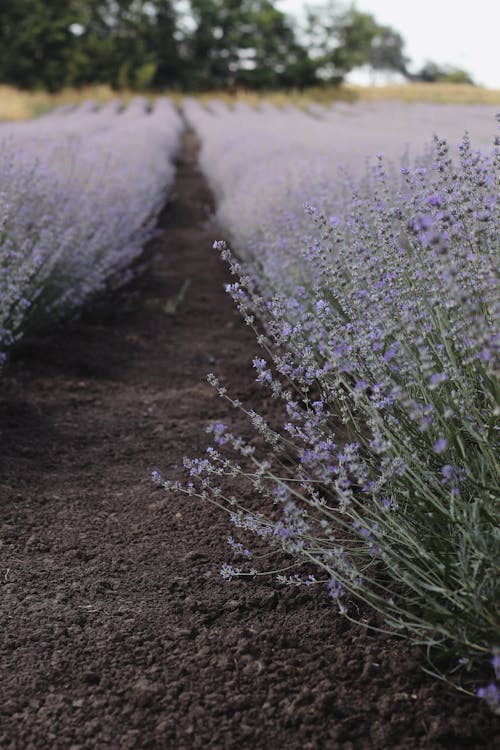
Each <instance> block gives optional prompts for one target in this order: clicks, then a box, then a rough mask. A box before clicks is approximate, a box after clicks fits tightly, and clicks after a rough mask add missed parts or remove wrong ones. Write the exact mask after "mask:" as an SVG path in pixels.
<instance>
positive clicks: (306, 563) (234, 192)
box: [0, 98, 500, 713]
mask: <svg viewBox="0 0 500 750" xmlns="http://www.w3.org/2000/svg"><path fill="white" fill-rule="evenodd" d="M497 127H498V126H497V122H496V111H495V108H494V107H489V106H484V105H481V106H456V105H438V104H418V103H412V104H403V103H399V102H377V103H358V104H354V105H350V104H343V103H337V104H335V105H333V107H332V108H331V109H328V108H324V107H320V106H319V105H317V106H314V105H311V106H310V108H309V109H308V110H299V109H297V108H294V107H291V106H290V107H287V108H284V109H278V108H274V107H272V106H270V105H267V106H262V107H261V108H260V109H252V108H250V107H248V106H245V105H242V104H236V105H235V106H234V108H229V107H227V106H226V105H224V104H222V103H221V102H219V101H217V100H215V99H214V100H212V101H211V102H209V103H208V104H207V105H206V106H202V105H201V104H200V103H199V102H198V101H196V100H194V99H185V100H184V102H183V104H182V107H181V108H180V109H179V110H178V109H177V108H176V107H175V106H174V105H173V103H172V102H171V101H170V100H169V99H158V100H157V101H156V103H155V104H154V106H153V107H152V109H151V111H150V109H149V107H148V105H147V102H146V101H145V100H143V99H141V98H137V99H135V100H133V101H132V102H131V103H130V104H129V105H128V106H127V108H126V109H125V110H123V111H122V110H121V109H120V107H119V106H118V105H116V104H114V103H113V102H110V103H109V104H107V105H105V106H103V107H102V108H98V107H96V106H95V105H93V104H91V103H90V104H86V105H82V106H80V107H79V108H77V109H72V108H69V109H68V108H62V109H60V110H56V111H54V112H52V113H49V114H47V115H45V116H43V117H41V118H39V119H36V120H31V121H26V122H22V123H16V124H2V125H0V228H1V231H0V259H1V268H2V276H1V278H0V352H1V354H0V357H1V362H0V364H4V363H5V362H6V359H7V354H8V352H10V351H11V350H12V351H13V352H15V344H16V343H18V342H20V341H21V340H22V339H23V337H25V336H29V335H31V334H33V333H38V332H40V331H43V332H44V333H47V332H51V331H52V330H54V329H55V327H56V326H57V325H59V324H61V323H62V322H64V321H67V320H73V319H75V318H77V317H78V316H79V314H80V313H81V312H82V310H84V309H87V308H89V307H92V305H93V304H94V303H95V301H96V300H98V299H99V298H102V296H103V295H104V296H105V295H106V294H110V293H111V292H112V291H114V290H116V289H118V288H120V287H122V286H124V285H125V284H127V283H128V282H129V281H130V280H132V279H133V278H135V277H136V276H138V275H139V274H141V273H142V272H144V270H145V267H146V262H145V260H144V256H143V249H144V245H145V243H146V242H147V241H148V240H149V239H150V238H151V237H152V236H153V233H154V230H155V226H156V225H157V220H158V216H159V214H160V211H161V209H162V208H163V207H164V206H165V203H166V201H167V197H168V196H169V195H171V190H172V185H173V183H174V179H175V159H176V156H177V155H178V152H179V148H180V144H181V140H182V138H183V133H184V136H185V130H186V128H188V130H189V133H191V132H194V134H195V136H193V137H197V138H198V139H199V142H200V155H199V168H200V170H201V171H202V173H203V174H204V176H205V178H206V180H207V182H208V184H209V186H210V188H211V190H212V193H213V196H214V198H215V203H216V206H215V209H214V213H215V219H216V221H217V231H218V232H219V236H220V241H217V242H216V243H215V247H214V248H212V247H209V246H207V247H206V248H203V252H206V257H207V258H208V256H209V255H210V254H211V255H214V254H215V253H217V252H218V253H220V254H222V257H223V259H224V260H225V261H226V262H227V264H228V265H229V268H230V271H231V273H232V276H233V278H232V280H231V283H228V284H227V285H226V291H227V292H228V293H229V295H230V296H231V297H232V298H233V300H234V303H235V305H236V307H237V308H238V309H239V310H240V312H241V314H242V316H243V319H244V321H245V322H246V323H247V324H248V325H249V326H250V328H251V329H252V330H253V332H254V334H255V345H256V348H257V345H258V346H259V347H260V352H261V353H260V354H259V355H258V356H255V357H254V359H253V367H254V370H255V372H254V377H255V379H256V380H257V382H258V383H259V384H261V385H262V387H263V388H265V389H267V390H266V392H267V393H268V394H269V395H270V397H272V399H274V401H273V403H275V404H276V410H275V411H274V412H273V414H274V415H275V414H279V415H280V417H279V419H278V420H277V419H276V418H275V416H274V417H273V418H272V419H270V418H268V415H267V414H266V413H265V414H261V413H260V412H258V411H257V410H254V409H255V407H254V404H252V403H242V401H240V394H239V393H238V392H232V390H231V384H230V383H225V382H222V381H221V379H220V378H219V377H218V376H216V375H215V374H211V375H209V376H208V377H209V382H210V384H211V385H212V387H213V388H214V389H215V390H216V391H217V392H218V393H219V395H220V396H221V397H222V399H223V400H224V401H225V402H226V403H229V405H230V406H231V407H234V411H235V413H236V412H238V413H239V414H240V413H243V415H244V417H245V418H246V419H247V420H248V422H249V425H250V427H249V428H248V430H247V432H246V433H245V434H244V435H240V433H239V432H238V431H237V430H233V425H232V422H231V420H222V419H221V420H212V419H211V418H210V420H209V424H208V425H207V432H208V433H209V435H210V440H211V442H212V444H211V446H210V447H209V448H208V451H207V452H206V453H205V454H202V455H194V456H190V457H188V458H186V459H185V460H184V467H185V470H186V474H187V477H186V479H185V481H178V480H177V479H174V480H171V479H170V478H169V477H168V476H164V474H166V473H168V472H164V471H163V468H162V465H161V463H160V464H158V467H157V470H155V471H153V480H154V482H155V483H156V484H157V485H160V486H161V487H164V488H165V489H166V490H167V491H168V493H169V495H170V497H179V496H183V497H185V498H186V501H187V502H188V503H191V502H193V503H194V502H197V501H198V502H199V501H203V502H202V504H206V503H208V502H210V503H212V504H215V505H216V506H217V507H218V508H219V509H221V510H223V511H225V512H227V513H228V514H229V518H230V522H231V524H232V527H231V529H232V532H231V536H230V537H229V547H230V550H229V557H230V559H229V560H228V561H227V562H223V564H222V568H221V571H220V572H221V575H222V577H223V578H224V579H227V580H228V581H234V580H236V579H243V578H245V577H250V578H257V577H259V576H261V575H271V577H272V580H273V585H274V586H275V588H276V589H277V590H278V591H279V592H282V591H283V590H285V591H287V590H290V589H295V588H303V589H304V591H312V590H314V591H317V590H318V589H321V590H324V592H325V597H330V599H331V602H332V605H333V606H334V607H335V608H336V609H337V610H338V612H339V613H340V615H342V616H344V617H346V618H347V619H348V620H353V621H358V620H360V619H361V620H363V622H365V621H368V620H369V619H370V617H371V616H372V615H373V618H375V619H373V620H370V624H371V625H372V626H373V627H374V628H378V629H379V630H381V631H389V632H390V633H392V634H396V635H399V636H401V637H402V638H404V639H406V640H407V641H409V642H410V643H411V644H412V645H417V646H419V647H421V648H422V654H423V656H422V663H423V665H424V667H425V668H426V669H428V671H430V672H431V674H433V675H434V676H435V677H437V678H439V679H443V680H445V681H447V682H449V683H451V684H452V685H453V686H454V687H456V688H458V689H459V690H460V691H461V692H462V693H465V694H467V695H468V696H470V697H475V696H477V697H479V698H480V699H481V700H482V702H483V703H486V704H487V706H488V707H489V708H490V709H491V710H492V711H494V712H495V713H500V611H499V602H500V587H499V572H500V534H499V528H500V527H499V521H500V514H499V506H498V498H499V486H498V477H499V471H498V468H499V467H498V452H497V431H498V414H499V396H500V393H499V384H498V344H499V341H498V322H499V321H498V319H499V312H500V306H499V295H498V250H499V239H498V226H499V219H500V200H499V186H500V140H499V139H498V136H496V133H497ZM180 244H181V245H182V242H181V243H180ZM166 251H167V252H168V248H167V250H166ZM207 262H208V261H207ZM182 282H183V284H182V286H181V289H183V290H184V289H186V288H187V286H186V285H185V284H184V280H182ZM181 296H182V295H181ZM179 299H180V298H179ZM180 301H181V302H182V299H180ZM167 308H168V305H166V306H165V310H166V312H165V315H167V313H168V314H170V312H168V310H169V308H168V309H167ZM174 312H176V310H174ZM229 325H231V323H229ZM183 335H184V336H188V334H186V332H183ZM167 354H168V357H169V358H171V359H175V357H174V354H172V353H170V352H169V353H167ZM204 361H205V360H204ZM214 361H215V360H214ZM207 369H208V367H207ZM168 387H169V383H168V382H166V383H165V388H166V389H168ZM145 403H146V402H145ZM147 403H148V404H149V402H147ZM148 408H149V406H148ZM191 408H192V411H193V414H194V413H195V412H196V409H197V405H196V403H195V402H192V407H191ZM249 434H250V435H251V436H253V437H249ZM193 444H196V445H198V443H197V442H196V443H193ZM167 463H168V462H166V464H165V465H167ZM228 482H229V483H230V490H229V491H228V489H227V484H228ZM184 507H186V506H184ZM262 555H263V556H264V560H261V559H260V558H261V556H262ZM366 612H369V613H372V615H366ZM360 613H361V614H360ZM425 655H426V656H427V661H426V659H425Z"/></svg>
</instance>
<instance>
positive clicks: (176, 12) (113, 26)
mask: <svg viewBox="0 0 500 750" xmlns="http://www.w3.org/2000/svg"><path fill="white" fill-rule="evenodd" d="M403 48H404V43H403V40H402V38H401V36H400V35H399V34H398V33H397V32H396V31H395V30H394V29H392V28H391V27H388V26H381V25H380V24H378V23H377V21H376V20H375V18H374V17H373V16H372V15H371V14H369V13H362V12H360V11H358V10H357V9H356V8H355V7H354V6H351V7H348V8H347V9H346V8H345V7H341V6H339V5H337V2H336V1H335V0H327V2H326V4H323V5H321V6H311V7H309V9H308V12H307V23H306V27H305V28H303V29H300V28H297V25H296V24H295V23H294V22H293V21H292V20H291V19H290V18H289V17H288V16H287V15H286V14H285V13H283V12H282V11H280V10H279V9H278V8H277V7H276V5H275V0H50V2H49V1H48V0H0V82H2V83H9V84H13V85H16V86H19V87H21V88H27V89H34V88H45V89H48V90H50V91H57V90H58V89H60V88H62V87H64V86H82V85H85V84H93V83H108V84H111V85H112V86H113V87H114V88H116V89H124V88H131V89H136V90H139V91H141V90H148V89H164V88H170V89H175V88H177V89H182V90H203V89H204V90H207V89H231V88H234V87H237V86H247V87H251V88H268V89H270V88H281V87H305V86H310V85H315V84H318V83H321V82H323V81H328V82H330V83H340V82H341V81H342V80H343V79H344V77H345V76H346V74H347V73H348V72H349V71H350V70H352V69H353V68H354V67H356V66H358V65H363V64H368V65H371V67H372V68H374V69H380V68H391V69H393V70H398V71H400V72H403V73H404V72H406V63H407V60H406V58H405V56H404V51H403ZM431 73H432V71H431ZM444 73H446V75H448V76H450V75H451V76H455V77H456V78H457V77H459V73H460V71H456V70H454V71H444ZM462 73H463V71H462ZM424 74H425V75H429V71H427V72H425V71H424V72H423V73H422V75H424ZM442 74H443V71H440V75H442ZM465 75H467V74H465ZM439 80H442V78H440V79H439Z"/></svg>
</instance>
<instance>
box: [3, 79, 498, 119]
mask: <svg viewBox="0 0 500 750" xmlns="http://www.w3.org/2000/svg"><path fill="white" fill-rule="evenodd" d="M134 95H135V92H133V91H131V90H124V91H120V92H117V91H115V90H113V89H112V88H111V86H107V85H98V86H85V87H82V88H66V89H63V90H62V91H59V92H57V93H49V92H47V91H33V92H32V91H23V90H21V89H18V88H16V87H14V86H7V85H0V121H4V122H5V121H11V122H12V121H16V120H26V119H29V118H32V117H39V116H40V115H43V114H46V113H47V112H49V111H50V110H53V109H55V108H57V107H61V106H64V105H67V104H74V105H75V106H77V105H79V104H82V103H83V102H86V101H93V102H95V103H96V106H100V105H102V104H104V103H105V102H108V101H111V100H113V99H117V100H119V101H121V102H122V103H123V104H124V105H126V104H127V103H128V102H129V101H130V100H131V99H132V97H133V96H134ZM164 95H167V96H170V97H171V98H172V99H173V100H174V101H175V102H176V103H177V104H179V103H180V102H181V101H182V99H183V95H182V94H181V93H180V92H178V91H165V92H162V93H158V92H146V96H147V97H148V99H149V100H150V101H151V102H153V101H154V100H155V99H157V98H158V96H164ZM190 96H195V98H197V99H199V100H200V101H201V102H202V103H207V102H208V101H209V100H210V99H213V98H214V97H215V98H217V99H219V100H220V101H222V102H224V103H226V104H227V105H228V106H229V107H233V106H234V105H235V104H236V103H237V102H243V103H245V104H248V105H249V106H250V107H258V106H259V105H260V104H262V103H269V104H273V105H274V106H276V107H285V106H290V105H293V106H296V107H301V108H302V107H307V106H308V105H309V104H311V103H313V102H314V103H318V104H323V105H326V106H328V105H331V104H333V103H334V102H336V101H344V102H351V103H353V102H356V101H383V100H396V101H403V102H417V101H420V102H437V103H440V104H488V105H497V104H498V105H499V107H500V89H497V90H494V89H486V88H482V87H479V86H472V85H470V84H450V83H408V84H404V85H401V84H399V85H388V86H352V85H342V86H317V87H311V88H309V89H306V90H303V91H300V90H298V89H291V90H288V91H286V90H285V91H252V90H250V89H237V90H235V91H233V92H231V93H229V92H227V91H224V90H216V91H207V92H201V93H196V94H190Z"/></svg>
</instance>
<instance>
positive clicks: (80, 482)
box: [0, 133, 495, 750]
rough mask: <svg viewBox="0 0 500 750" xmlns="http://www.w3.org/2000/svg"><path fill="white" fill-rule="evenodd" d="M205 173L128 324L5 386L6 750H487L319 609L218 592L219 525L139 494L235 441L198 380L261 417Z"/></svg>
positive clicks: (280, 597) (38, 362)
mask: <svg viewBox="0 0 500 750" xmlns="http://www.w3.org/2000/svg"><path fill="white" fill-rule="evenodd" d="M196 156H197V144H196V141H195V139H194V137H193V136H192V135H191V134H189V133H188V134H186V136H185V140H184V148H183V152H182V154H181V158H180V161H179V176H178V180H177V183H176V187H175V195H174V199H173V201H172V203H171V204H170V206H169V207H168V208H167V209H166V211H165V213H164V216H163V218H162V222H161V237H160V238H159V239H158V240H157V242H156V250H157V251H158V257H157V260H156V262H155V267H154V273H153V276H152V278H150V279H149V281H148V283H147V284H145V285H143V287H142V290H141V293H140V295H139V296H137V298H136V300H135V303H134V305H132V306H131V308H130V309H129V310H128V312H124V311H123V310H120V309H118V310H117V312H116V315H115V316H113V318H111V317H108V318H106V319H102V320H101V321H98V322H96V321H86V322H84V323H82V324H80V325H78V326H75V327H74V329H72V330H70V331H66V332H64V333H61V334H58V335H57V336H55V337H52V338H47V339H37V340H34V341H32V342H30V344H29V346H28V345H26V346H25V347H24V348H23V349H22V350H21V351H20V352H19V353H18V355H17V359H16V361H15V362H14V363H13V364H12V366H11V368H10V370H9V371H8V373H7V374H6V375H5V376H4V377H3V378H2V380H1V384H0V503H1V511H0V512H1V519H2V524H1V526H2V528H1V533H0V584H1V589H2V591H1V594H0V596H1V600H0V602H1V603H0V607H1V623H0V626H1V633H2V634H1V639H0V668H1V679H0V685H1V686H0V749H1V750H11V749H14V748H15V749H16V750H29V749H30V748H40V749H42V748H43V749H45V748H48V749H49V750H77V748H79V749H80V750H83V749H84V748H89V749H92V750H94V749H95V750H101V748H108V747H109V748H113V749H116V750H125V749H127V748H130V749H132V748H133V749H135V748H137V749H142V748H144V749H146V748H148V749H156V748H158V749H163V748H165V749H170V748H172V750H184V749H185V748H186V749H188V748H197V749H198V748H199V749H200V750H201V748H227V749H228V750H232V749H233V748H240V749H241V748H249V749H250V748H252V749H253V748H258V749H259V750H260V749H262V750H265V749H267V748H278V749H279V748H287V750H292V749H295V748H296V749H297V750H298V749H299V748H300V750H314V749H315V748H317V749H318V750H320V749H322V748H332V749H336V748H342V749H343V750H358V749H359V750H363V749H364V748H372V749H380V750H382V749H384V750H385V748H401V749H405V750H406V749H410V748H436V749H437V748H449V749H450V750H452V749H453V750H457V749H459V748H460V749H461V748H491V747H493V744H494V732H495V720H494V719H493V717H492V716H491V715H490V714H489V713H488V712H487V711H486V710H484V709H483V708H482V707H481V706H478V705H477V703H476V702H475V701H474V702H472V701H468V700H466V699H461V698H460V697H458V696H456V695H454V694H447V693H446V692H445V691H444V689H443V688H442V687H441V686H440V685H437V684H436V683H433V682H432V681H431V680H429V679H427V678H426V677H425V676H424V675H423V674H422V673H421V672H420V671H419V669H418V667H417V655H416V654H415V652H413V651H410V650H409V649H408V648H405V647H403V646H402V645H401V644H399V643H394V642H393V641H391V640H389V639H385V638H380V637H373V636H367V635H366V634H365V633H364V631H363V630H362V629H360V628H356V627H352V626H349V625H348V624H347V623H346V622H344V621H343V620H341V619H339V618H338V616H337V615H336V614H335V612H334V610H333V609H332V606H331V604H330V603H329V601H328V599H327V598H326V596H325V595H324V594H323V593H322V592H318V594H317V595H316V594H310V593H307V592H303V591H301V590H292V591H287V592H285V593H284V594H281V593H280V594H278V593H276V587H275V584H274V583H273V582H272V581H271V580H266V579H262V581H261V580H260V579H259V581H258V582H254V581H251V582H249V583H244V582H233V583H230V584H227V583H225V582H224V581H223V580H222V579H221V578H220V576H219V574H218V571H219V568H220V564H221V562H222V561H224V560H226V559H228V554H227V547H226V545H225V537H226V536H227V534H228V533H229V531H230V530H229V528H228V524H227V521H226V519H225V518H224V517H221V516H220V515H218V514H217V513H216V512H215V511H213V510H212V508H211V507H208V506H207V507H205V506H201V505H196V504H195V503H193V504H190V503H188V502H187V501H186V500H184V499H183V498H182V497H180V498H179V497H175V496H174V497H173V496H167V495H166V494H165V493H164V492H163V491H162V490H161V489H158V488H155V487H154V486H153V485H152V484H151V482H150V479H149V475H150V471H151V469H153V468H160V469H162V470H163V471H164V472H165V473H167V474H170V476H175V475H176V473H177V468H176V467H178V466H179V465H180V464H181V462H182V456H183V455H185V454H190V455H197V454H200V453H201V452H202V451H203V450H204V447H205V444H206V441H205V435H204V427H205V426H206V424H207V423H208V422H209V421H210V420H212V419H219V418H226V419H228V418H229V419H231V420H233V421H234V419H235V416H234V414H233V413H231V414H229V415H228V414H227V413H226V410H225V407H224V404H223V403H222V402H221V401H220V399H218V398H217V397H215V396H214V395H213V392H212V390H211V388H210V387H209V386H208V385H206V384H205V375H206V373H207V372H208V371H210V370H212V371H214V372H216V373H217V374H219V375H222V376H223V377H224V378H225V379H226V380H229V381H230V382H231V383H232V384H233V388H234V392H235V394H236V393H237V394H238V396H239V397H240V398H242V399H243V400H246V401H251V402H252V403H253V404H257V406H259V405H260V407H261V408H263V409H264V410H265V409H266V408H267V406H268V404H267V403H266V401H265V398H264V396H263V394H262V392H261V390H260V388H259V387H258V386H256V385H255V384H254V380H253V378H254V376H253V374H252V372H251V369H250V367H249V363H250V360H251V358H252V355H253V353H254V352H255V346H254V343H253V339H252V337H251V335H250V334H249V332H248V331H247V330H246V329H245V328H244V326H243V325H242V324H241V323H240V321H239V318H238V316H237V314H236V313H235V312H234V310H233V307H232V303H231V301H230V300H229V299H228V297H227V296H226V294H225V293H224V291H223V288H222V287H223V282H224V280H225V269H224V268H223V266H222V264H221V262H220V260H219V259H218V257H217V254H216V253H215V252H214V251H211V249H210V248H211V245H212V242H213V240H214V239H215V238H217V237H219V233H218V232H217V229H216V227H215V226H214V225H213V223H211V222H210V218H209V217H210V212H211V199H210V195H209V193H208V190H207V187H206V185H205V184H204V182H203V180H202V178H201V176H200V174H199V173H198V171H197V166H196ZM186 281H189V283H190V286H189V288H188V290H187V292H186V295H185V299H184V300H183V301H182V302H181V303H180V305H179V306H178V310H177V312H176V313H175V314H174V315H171V314H168V307H169V305H168V304H167V306H166V309H167V312H165V310H164V309H162V307H164V304H165V301H166V300H172V299H174V298H175V296H176V294H177V293H178V292H179V290H181V289H182V288H183V286H185V282H186Z"/></svg>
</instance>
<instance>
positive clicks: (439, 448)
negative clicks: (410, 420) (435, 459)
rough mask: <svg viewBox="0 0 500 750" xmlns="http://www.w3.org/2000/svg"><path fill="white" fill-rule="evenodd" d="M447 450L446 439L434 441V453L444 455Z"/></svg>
mask: <svg viewBox="0 0 500 750" xmlns="http://www.w3.org/2000/svg"><path fill="white" fill-rule="evenodd" d="M447 448H448V441H447V440H446V438H439V440H436V442H435V443H434V446H433V448H432V450H433V451H434V453H444V452H445V450H446V449H447Z"/></svg>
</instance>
